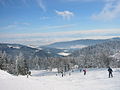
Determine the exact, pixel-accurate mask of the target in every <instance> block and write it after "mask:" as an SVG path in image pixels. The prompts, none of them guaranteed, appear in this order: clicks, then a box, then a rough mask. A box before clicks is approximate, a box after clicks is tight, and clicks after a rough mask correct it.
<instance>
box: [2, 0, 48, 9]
mask: <svg viewBox="0 0 120 90" xmlns="http://www.w3.org/2000/svg"><path fill="white" fill-rule="evenodd" d="M30 3H35V4H36V5H38V6H39V7H40V8H41V9H42V10H43V11H47V9H46V6H45V4H44V2H43V0H0V5H1V6H4V7H6V6H14V5H20V6H23V5H24V6H29V5H31V4H30Z"/></svg>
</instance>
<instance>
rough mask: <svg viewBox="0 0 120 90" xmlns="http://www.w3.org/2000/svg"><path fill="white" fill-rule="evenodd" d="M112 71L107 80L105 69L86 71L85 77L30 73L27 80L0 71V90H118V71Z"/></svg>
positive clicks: (80, 75)
mask: <svg viewBox="0 0 120 90" xmlns="http://www.w3.org/2000/svg"><path fill="white" fill-rule="evenodd" d="M113 71H114V72H113V75H114V77H113V78H108V72H107V69H88V70H87V74H86V75H83V72H79V71H74V72H72V73H71V75H70V76H69V74H68V73H66V75H65V76H64V77H62V76H61V74H58V75H57V76H56V72H55V71H53V72H49V71H32V76H30V77H29V78H27V77H26V76H12V75H10V74H8V73H7V72H5V71H1V70H0V90H120V69H113Z"/></svg>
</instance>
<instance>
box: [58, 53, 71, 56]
mask: <svg viewBox="0 0 120 90" xmlns="http://www.w3.org/2000/svg"><path fill="white" fill-rule="evenodd" d="M58 55H62V56H68V55H70V53H65V52H60V53H58Z"/></svg>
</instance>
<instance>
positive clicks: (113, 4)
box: [92, 0, 120, 21]
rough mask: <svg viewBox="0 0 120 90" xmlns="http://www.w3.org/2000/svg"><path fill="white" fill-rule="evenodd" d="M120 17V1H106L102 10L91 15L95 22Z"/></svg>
mask: <svg viewBox="0 0 120 90" xmlns="http://www.w3.org/2000/svg"><path fill="white" fill-rule="evenodd" d="M118 17H120V0H106V4H105V6H104V7H103V9H102V10H101V11H100V12H99V13H97V14H93V15H92V18H93V19H95V20H107V21H108V20H113V19H116V18H118Z"/></svg>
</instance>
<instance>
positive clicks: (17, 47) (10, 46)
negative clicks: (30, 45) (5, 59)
mask: <svg viewBox="0 0 120 90" xmlns="http://www.w3.org/2000/svg"><path fill="white" fill-rule="evenodd" d="M7 46H8V47H9V48H16V49H20V47H19V46H12V45H7Z"/></svg>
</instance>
